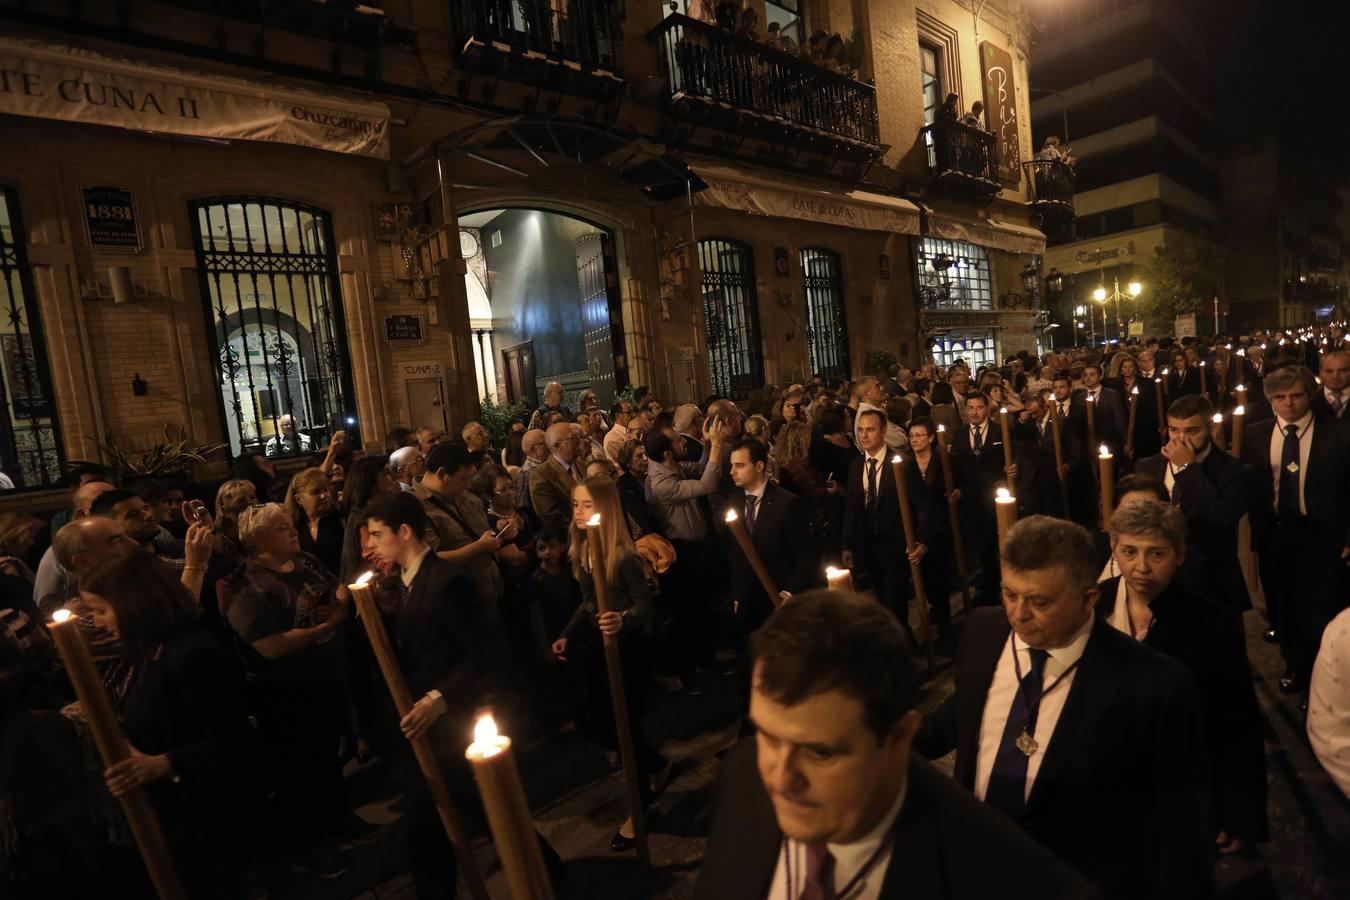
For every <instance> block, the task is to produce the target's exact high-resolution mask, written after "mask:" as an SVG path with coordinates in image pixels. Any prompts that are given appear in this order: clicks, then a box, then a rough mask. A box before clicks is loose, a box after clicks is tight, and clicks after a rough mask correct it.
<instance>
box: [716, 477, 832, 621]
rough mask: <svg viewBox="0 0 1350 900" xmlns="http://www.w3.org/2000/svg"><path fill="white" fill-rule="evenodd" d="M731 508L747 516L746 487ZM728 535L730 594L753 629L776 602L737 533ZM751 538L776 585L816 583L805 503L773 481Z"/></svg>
mask: <svg viewBox="0 0 1350 900" xmlns="http://www.w3.org/2000/svg"><path fill="white" fill-rule="evenodd" d="M732 509H734V510H736V514H737V515H738V516H740V517H741V521H742V522H745V521H746V519H745V492H744V491H741V492H740V494H739V496H737V497H736V498H735V500H734V501H733V503H732ZM726 540H727V543H728V550H727V561H728V564H729V565H730V567H731V596H732V598H733V599H735V600H737V601H738V602H739V603H740V609H741V613H742V614H743V615H746V616H748V621H749V622H750V623H751V628H752V630H753V628H755V627H757V626H758V625H759V624H760V623H761V622H763V621H764V619H766V618H768V616H769V614H770V613H772V612H773V604H771V603H770V602H769V598H768V596H767V595H766V594H765V593H764V588H763V587H762V586H761V585H760V583H759V579H758V578H756V577H755V572H754V570H753V569H752V568H751V567H750V562H749V560H747V559H746V558H745V554H744V553H742V552H741V548H740V545H739V544H737V543H736V540H735V538H733V537H732V536H731V535H730V534H728V535H727V536H726ZM750 543H751V544H753V545H754V548H755V552H757V553H758V554H759V558H760V559H761V560H763V562H764V567H765V568H766V569H768V570H769V577H770V578H772V579H773V583H774V587H776V588H778V590H780V591H789V592H791V593H794V594H796V593H800V592H802V591H804V590H807V589H809V588H811V587H814V586H815V585H816V583H817V582H818V581H819V580H820V579H819V573H820V571H821V568H820V556H819V553H818V551H817V548H815V547H814V546H812V541H811V530H810V524H809V522H808V521H807V516H806V505H805V504H804V503H803V502H802V501H801V500H799V499H798V498H797V496H796V495H795V494H793V493H790V492H789V491H787V490H784V489H783V488H782V487H780V486H779V485H777V484H775V483H774V482H772V481H770V482H769V483H768V484H766V485H765V486H764V496H763V497H762V498H761V499H760V501H759V506H758V508H757V509H756V510H755V530H754V531H753V532H752V533H751V534H750Z"/></svg>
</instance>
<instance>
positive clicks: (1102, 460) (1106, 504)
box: [1097, 444, 1115, 531]
mask: <svg viewBox="0 0 1350 900" xmlns="http://www.w3.org/2000/svg"><path fill="white" fill-rule="evenodd" d="M1111 463H1112V459H1111V448H1110V447H1108V446H1106V445H1105V444H1102V445H1101V447H1100V449H1099V450H1098V451H1097V480H1098V481H1099V482H1100V483H1101V492H1102V531H1110V530H1111V529H1110V522H1111V512H1112V509H1111V507H1112V495H1113V492H1114V490H1115V482H1114V480H1113V475H1112V472H1111Z"/></svg>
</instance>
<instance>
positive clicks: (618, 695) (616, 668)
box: [586, 513, 651, 867]
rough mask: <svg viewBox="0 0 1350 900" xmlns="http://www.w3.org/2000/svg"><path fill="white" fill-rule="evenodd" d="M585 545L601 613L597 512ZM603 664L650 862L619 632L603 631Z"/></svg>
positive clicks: (643, 850)
mask: <svg viewBox="0 0 1350 900" xmlns="http://www.w3.org/2000/svg"><path fill="white" fill-rule="evenodd" d="M586 549H587V550H588V551H589V552H590V554H591V577H592V580H593V581H594V582H595V607H596V609H597V610H599V612H600V613H601V615H603V614H604V613H607V612H610V611H611V610H610V605H609V580H608V578H607V577H606V573H607V570H606V568H605V545H604V541H603V540H601V538H600V514H599V513H596V514H595V515H593V516H591V518H590V521H588V522H587V523H586ZM604 642H605V667H606V668H607V669H608V670H609V699H610V702H611V703H612V704H613V705H614V730H615V731H616V732H617V733H618V735H619V756H620V758H621V759H622V760H623V780H624V784H625V786H626V787H627V789H628V813H629V815H630V816H631V817H632V819H633V836H634V837H635V838H636V839H637V857H638V862H639V863H640V864H641V865H642V866H643V867H647V866H650V865H651V855H650V853H649V851H648V849H647V822H646V819H645V818H644V817H643V814H642V813H643V810H642V791H641V789H640V787H639V784H638V766H637V751H636V750H635V749H634V748H633V725H632V723H631V722H629V721H628V698H627V695H626V694H625V692H624V684H623V662H622V661H621V660H620V658H619V636H618V635H617V634H606V635H604Z"/></svg>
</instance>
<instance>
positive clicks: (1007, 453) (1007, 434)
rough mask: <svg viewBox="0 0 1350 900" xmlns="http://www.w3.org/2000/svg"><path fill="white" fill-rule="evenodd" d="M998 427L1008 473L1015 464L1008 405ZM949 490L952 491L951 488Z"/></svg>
mask: <svg viewBox="0 0 1350 900" xmlns="http://www.w3.org/2000/svg"><path fill="white" fill-rule="evenodd" d="M938 427H939V428H941V427H942V426H941V425H939V426H938ZM998 427H999V429H1000V430H1001V431H1002V432H1003V472H1004V474H1005V475H1006V474H1007V472H1008V470H1009V469H1011V468H1012V464H1013V454H1012V427H1011V426H1010V425H1009V424H1008V407H1006V406H1000V407H999V408H998ZM947 490H948V491H950V490H951V488H948V489H947ZM958 543H959V541H958Z"/></svg>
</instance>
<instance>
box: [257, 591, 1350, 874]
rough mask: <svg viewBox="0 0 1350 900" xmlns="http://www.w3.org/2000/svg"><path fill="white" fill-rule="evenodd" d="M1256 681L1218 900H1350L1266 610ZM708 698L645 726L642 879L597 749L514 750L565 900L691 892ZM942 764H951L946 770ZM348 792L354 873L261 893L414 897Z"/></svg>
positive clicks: (730, 708) (375, 791) (620, 799)
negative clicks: (662, 769) (1260, 738)
mask: <svg viewBox="0 0 1350 900" xmlns="http://www.w3.org/2000/svg"><path fill="white" fill-rule="evenodd" d="M1246 619H1247V621H1246V627H1247V632H1248V648H1249V652H1250V656H1251V660H1252V676H1253V679H1254V680H1255V683H1256V689H1257V695H1258V697H1259V698H1260V702H1261V708H1262V712H1263V714H1264V723H1265V729H1266V761H1267V767H1268V772H1269V781H1270V818H1271V831H1272V835H1271V840H1270V842H1269V843H1266V844H1264V845H1262V846H1260V847H1258V848H1255V850H1254V852H1252V853H1251V854H1250V855H1248V856H1246V857H1242V858H1229V859H1225V860H1223V861H1221V862H1220V863H1219V864H1218V868H1217V873H1218V880H1219V884H1220V888H1221V892H1222V896H1223V897H1224V898H1231V900H1256V898H1261V900H1265V898H1281V900H1303V898H1318V900H1336V898H1339V900H1344V898H1350V802H1347V801H1346V799H1345V798H1344V797H1342V796H1341V795H1340V794H1339V793H1338V791H1337V790H1336V788H1335V786H1334V785H1333V784H1332V782H1331V780H1330V778H1329V777H1328V776H1327V775H1326V773H1325V772H1323V771H1322V769H1321V768H1320V766H1319V765H1318V764H1317V761H1316V759H1315V758H1314V757H1313V755H1312V753H1311V751H1310V750H1309V748H1308V744H1307V740H1306V738H1305V736H1304V729H1303V716H1302V713H1301V712H1300V711H1299V704H1298V699H1297V698H1293V697H1288V696H1286V695H1283V694H1281V693H1280V691H1279V686H1278V679H1279V676H1280V674H1281V671H1282V665H1281V663H1280V658H1279V653H1278V650H1277V649H1276V648H1275V647H1272V646H1270V645H1267V644H1265V643H1264V642H1263V641H1262V640H1261V632H1262V630H1263V629H1264V628H1265V618H1264V615H1263V614H1262V611H1261V610H1260V609H1258V610H1255V611H1253V612H1251V613H1248V614H1247V617H1246ZM951 652H952V644H951V643H950V642H947V643H945V644H940V645H939V648H938V654H937V669H936V672H935V673H934V675H933V676H932V677H931V678H930V679H929V680H928V681H927V683H926V689H925V695H924V701H923V703H924V707H925V708H932V706H934V705H936V704H937V703H939V702H941V700H942V699H943V698H944V697H945V696H946V694H947V693H949V692H950V691H951V688H952V686H951V677H950V653H951ZM711 688H712V689H711V690H710V691H709V692H708V694H707V695H705V696H703V697H698V698H694V697H688V696H685V695H682V694H672V695H670V697H669V698H668V699H667V701H666V702H664V703H663V704H661V705H660V706H659V707H658V708H659V713H658V714H656V715H654V716H653V718H652V720H651V721H649V722H648V723H647V725H646V727H647V729H648V733H649V735H650V736H651V737H652V738H653V739H654V740H657V741H659V742H660V744H661V746H662V747H663V750H664V752H665V753H666V755H667V757H668V758H671V759H674V760H676V761H677V762H678V763H679V766H680V768H679V775H678V777H677V778H676V779H675V781H673V782H672V784H671V786H670V788H669V789H668V790H667V791H666V793H665V794H664V795H663V796H662V797H661V798H660V800H659V801H658V803H657V811H656V813H655V816H654V819H653V821H652V824H651V845H650V846H651V858H652V867H651V869H650V870H649V871H646V872H642V871H640V870H639V869H638V867H637V863H636V861H635V859H634V855H633V854H632V853H628V854H615V853H612V852H611V851H610V850H609V842H610V838H611V837H612V836H613V834H614V830H615V828H616V827H617V825H618V823H619V822H620V821H621V820H622V819H623V817H624V807H625V802H624V790H623V781H622V779H621V778H620V777H617V776H614V775H611V774H609V773H608V766H607V764H606V760H605V757H604V754H603V753H602V751H601V750H600V749H599V748H597V747H595V746H593V745H590V744H587V743H586V742H584V741H582V740H580V739H579V738H577V737H575V736H573V735H570V734H561V735H556V736H553V737H551V738H549V739H548V740H546V741H543V742H540V743H537V744H535V745H534V746H531V747H529V748H527V749H526V751H525V752H524V753H522V754H521V769H522V772H523V774H524V779H525V782H526V785H527V789H528V791H529V794H530V801H531V806H532V807H533V809H534V813H535V821H536V823H537V825H538V827H539V828H540V830H541V831H542V832H543V833H544V835H545V836H546V837H547V838H548V839H549V840H550V842H552V844H553V846H554V847H556V848H557V849H558V851H559V853H560V854H561V855H562V856H563V858H564V859H566V860H567V861H568V881H567V885H566V889H565V890H564V891H563V893H562V894H561V895H560V898H559V900H565V898H573V897H575V898H583V897H584V898H588V900H602V898H616V900H630V898H670V900H681V898H687V897H690V896H692V894H693V884H694V880H695V878H696V877H697V873H698V866H699V861H700V859H701V858H702V854H703V837H702V836H703V835H704V834H705V833H706V831H707V814H708V804H709V799H710V796H711V792H712V788H713V784H714V780H715V776H716V771H717V752H718V751H719V750H721V749H723V748H726V747H728V746H730V745H731V744H732V743H733V742H734V741H735V739H736V734H737V720H736V717H735V709H736V700H735V693H734V678H722V679H720V680H717V681H716V682H715V683H714V684H712V685H711ZM940 765H944V766H945V767H947V768H948V769H949V768H950V759H948V760H944V761H940ZM348 784H349V787H350V790H351V794H352V796H353V797H354V798H358V802H359V803H360V806H359V809H358V811H359V812H360V814H361V815H362V816H363V817H365V818H366V819H368V820H371V821H374V822H378V823H381V824H382V825H383V826H384V827H382V829H381V832H380V840H379V842H378V843H377V844H376V845H375V846H373V847H369V848H363V849H361V850H358V851H355V852H354V854H353V856H354V865H353V868H352V870H351V871H350V872H348V873H347V875H345V876H344V877H342V878H341V879H337V880H335V881H332V882H322V883H320V882H300V881H288V880H285V879H284V878H283V879H282V880H279V881H275V882H273V883H271V884H270V885H269V887H270V895H271V896H272V897H275V898H280V897H304V898H307V900H308V898H313V900H345V898H361V900H374V898H379V900H393V898H397V900H415V898H416V896H417V892H416V890H415V889H414V887H413V885H412V882H411V878H410V877H409V876H408V875H407V856H406V836H405V832H404V829H403V828H402V822H401V819H400V811H399V798H398V794H397V788H396V787H395V785H394V784H393V781H392V778H391V774H390V773H389V772H388V771H387V770H386V769H385V768H384V767H382V766H381V764H380V763H379V762H378V761H376V762H374V763H372V764H369V765H367V766H365V767H361V768H357V767H354V766H353V767H349V770H348ZM476 847H477V856H478V858H479V861H480V865H482V866H483V867H484V870H485V871H486V872H487V873H488V881H489V889H490V890H491V892H492V895H493V896H494V897H502V898H504V897H508V896H509V891H508V889H507V886H506V883H505V879H504V877H503V876H502V874H501V872H500V870H499V869H495V868H493V867H494V866H495V862H494V860H495V857H494V855H493V853H492V851H491V848H490V845H489V844H488V843H487V841H486V840H485V839H483V838H481V837H480V838H479V839H478V840H477V842H476ZM461 896H467V892H465V891H461Z"/></svg>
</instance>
